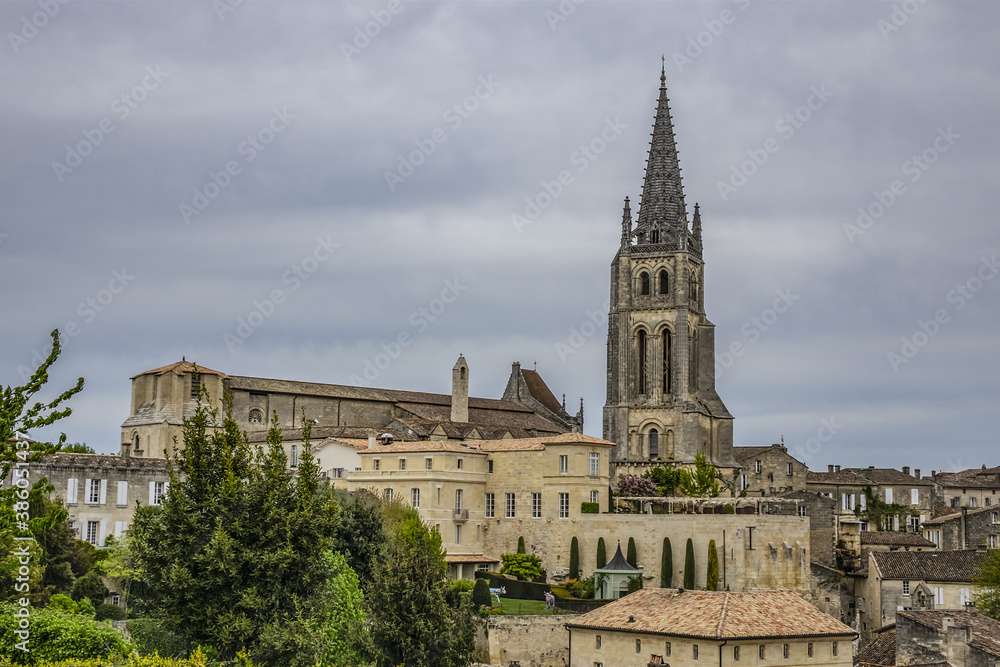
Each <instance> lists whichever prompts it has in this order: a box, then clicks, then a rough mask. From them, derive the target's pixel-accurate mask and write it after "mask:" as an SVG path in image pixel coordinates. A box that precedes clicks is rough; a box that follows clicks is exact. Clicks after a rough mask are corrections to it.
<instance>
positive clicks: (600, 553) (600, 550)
mask: <svg viewBox="0 0 1000 667" xmlns="http://www.w3.org/2000/svg"><path fill="white" fill-rule="evenodd" d="M607 564H608V552H607V549H606V548H605V547H604V538H603V537H602V538H601V539H599V540H597V569H601V568H602V567H604V566H605V565H607Z"/></svg>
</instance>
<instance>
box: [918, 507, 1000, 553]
mask: <svg viewBox="0 0 1000 667" xmlns="http://www.w3.org/2000/svg"><path fill="white" fill-rule="evenodd" d="M924 537H926V538H927V539H928V540H930V541H931V542H933V543H934V544H935V545H937V547H938V548H939V549H944V550H948V551H951V550H954V549H976V548H979V547H985V548H988V549H997V548H1000V507H997V506H990V507H982V508H980V509H975V510H970V509H969V508H968V507H962V508H961V509H960V510H959V511H957V512H954V513H951V514H945V515H942V516H939V517H936V518H934V519H928V520H927V521H925V522H924Z"/></svg>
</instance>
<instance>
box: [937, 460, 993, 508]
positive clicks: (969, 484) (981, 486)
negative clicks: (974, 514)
mask: <svg viewBox="0 0 1000 667" xmlns="http://www.w3.org/2000/svg"><path fill="white" fill-rule="evenodd" d="M931 478H932V479H933V480H934V495H935V498H934V499H935V501H936V504H937V508H936V511H935V514H950V513H952V512H954V511H955V510H957V509H958V508H959V507H968V508H970V509H977V508H980V507H995V506H996V505H998V504H1000V493H998V492H1000V466H998V467H996V468H987V467H986V465H985V464H983V466H982V467H981V468H971V469H969V470H962V471H960V472H935V471H931Z"/></svg>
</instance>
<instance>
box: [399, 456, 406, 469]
mask: <svg viewBox="0 0 1000 667" xmlns="http://www.w3.org/2000/svg"><path fill="white" fill-rule="evenodd" d="M399 469H400V470H406V459H405V458H403V457H402V456H400V457H399Z"/></svg>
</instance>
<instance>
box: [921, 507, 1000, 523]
mask: <svg viewBox="0 0 1000 667" xmlns="http://www.w3.org/2000/svg"><path fill="white" fill-rule="evenodd" d="M990 511H992V512H997V511H1000V507H980V508H978V509H969V510H968V511H967V512H966V513H967V514H968V515H969V516H974V515H976V514H982V513H983V512H990ZM960 518H962V511H961V510H959V511H958V512H952V513H950V514H942V515H941V516H936V517H934V518H933V519H927V520H926V521H924V525H925V526H940V525H941V524H943V523H947V522H948V521H955V520H957V519H960Z"/></svg>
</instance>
